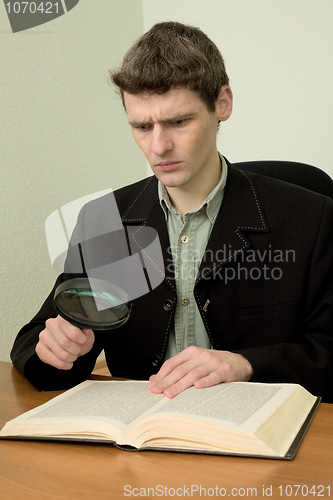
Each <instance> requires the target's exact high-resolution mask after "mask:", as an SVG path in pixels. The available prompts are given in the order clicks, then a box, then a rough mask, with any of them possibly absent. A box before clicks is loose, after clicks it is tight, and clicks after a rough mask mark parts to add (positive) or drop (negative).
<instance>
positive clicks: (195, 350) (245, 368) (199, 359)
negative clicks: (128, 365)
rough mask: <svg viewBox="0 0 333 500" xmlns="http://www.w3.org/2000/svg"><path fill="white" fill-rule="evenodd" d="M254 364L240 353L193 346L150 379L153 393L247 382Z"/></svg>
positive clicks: (149, 385) (172, 359)
mask: <svg viewBox="0 0 333 500" xmlns="http://www.w3.org/2000/svg"><path fill="white" fill-rule="evenodd" d="M252 377H253V370H252V366H251V364H250V363H249V361H248V360H247V359H245V358H244V357H243V356H241V355H240V354H236V353H232V352H229V351H215V350H212V349H202V348H201V347H195V346H191V347H188V348H187V349H185V350H184V351H182V352H180V353H179V354H176V356H174V357H173V358H170V359H168V360H167V361H165V362H164V363H163V365H162V367H161V369H160V370H159V372H158V373H157V374H156V375H152V376H151V377H150V378H149V384H148V388H149V389H150V390H151V392H153V393H154V394H162V393H163V394H164V396H167V397H168V398H173V397H174V396H176V395H177V394H179V393H180V392H182V391H184V390H185V389H187V388H188V387H191V386H192V385H194V387H196V388H197V389H202V388H204V387H211V386H212V385H216V384H219V383H220V382H235V381H248V380H250V379H251V378H252Z"/></svg>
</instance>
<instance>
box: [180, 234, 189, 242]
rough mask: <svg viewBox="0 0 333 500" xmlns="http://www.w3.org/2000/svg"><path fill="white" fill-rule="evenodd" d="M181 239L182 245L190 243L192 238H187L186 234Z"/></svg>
mask: <svg viewBox="0 0 333 500" xmlns="http://www.w3.org/2000/svg"><path fill="white" fill-rule="evenodd" d="M180 239H181V242H182V243H188V242H189V241H190V238H189V237H188V236H186V234H184V236H182V237H181V238H180Z"/></svg>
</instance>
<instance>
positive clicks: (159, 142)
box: [151, 125, 172, 156]
mask: <svg viewBox="0 0 333 500" xmlns="http://www.w3.org/2000/svg"><path fill="white" fill-rule="evenodd" d="M171 149H172V140H171V138H170V137H169V134H168V132H167V131H166V130H165V129H164V128H163V127H161V126H159V125H157V126H156V125H155V126H154V129H153V132H152V141H151V150H152V152H153V153H154V154H156V155H158V156H163V155H164V154H165V153H166V152H167V151H170V150H171Z"/></svg>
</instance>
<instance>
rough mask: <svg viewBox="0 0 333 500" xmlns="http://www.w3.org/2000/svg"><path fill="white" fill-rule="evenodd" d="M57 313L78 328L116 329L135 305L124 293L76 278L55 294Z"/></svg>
mask: <svg viewBox="0 0 333 500" xmlns="http://www.w3.org/2000/svg"><path fill="white" fill-rule="evenodd" d="M53 305H54V308H55V310H56V311H57V313H58V314H59V315H60V316H61V317H62V318H64V319H65V320H67V321H69V322H70V323H71V324H72V325H74V326H77V327H79V328H89V329H92V330H114V329H115V328H119V327H121V326H122V325H124V324H125V323H126V322H127V321H128V319H129V317H130V313H131V308H132V303H131V302H130V300H129V297H128V295H127V294H126V292H124V290H122V289H121V288H119V287H118V286H116V285H113V284H112V283H109V282H107V281H104V280H99V279H88V278H74V279H70V280H67V281H65V282H64V283H61V284H60V285H59V286H58V287H57V288H56V291H55V293H54V298H53Z"/></svg>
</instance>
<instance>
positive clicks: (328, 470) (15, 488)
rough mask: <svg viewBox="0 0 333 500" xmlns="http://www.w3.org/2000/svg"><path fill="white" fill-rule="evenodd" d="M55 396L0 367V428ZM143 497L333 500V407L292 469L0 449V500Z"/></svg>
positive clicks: (22, 444)
mask: <svg viewBox="0 0 333 500" xmlns="http://www.w3.org/2000/svg"><path fill="white" fill-rule="evenodd" d="M60 392H61V391H54V392H38V391H37V390H36V389H34V388H33V387H32V386H31V385H30V384H29V382H27V381H26V380H25V379H24V378H23V377H22V376H21V375H20V374H19V372H18V371H17V370H16V369H15V368H13V367H12V365H11V364H10V363H5V362H0V428H2V427H3V425H4V424H5V423H6V422H7V421H8V420H11V419H12V418H14V417H16V416H18V415H20V414H21V413H23V412H25V411H28V410H30V409H32V408H34V407H36V406H38V405H40V404H42V403H45V402H46V401H48V400H49V399H51V398H52V397H54V396H56V395H58V394H60ZM297 485H300V487H298V486H297ZM135 488H136V489H135ZM200 488H201V490H200ZM311 488H312V490H311ZM144 494H145V495H144ZM145 496H146V497H153V498H166V497H171V496H174V498H179V497H181V498H182V497H184V498H220V497H223V496H224V497H231V498H233V497H234V498H240V497H243V498H249V497H250V498H251V497H255V498H266V497H268V498H274V499H277V498H305V497H307V498H317V497H319V498H327V499H328V498H333V405H329V404H320V406H319V409H318V411H317V413H316V415H315V417H314V419H313V421H312V423H311V426H310V428H309V430H308V432H307V434H306V436H305V438H304V441H303V443H302V444H301V447H300V449H299V451H298V453H297V455H296V457H295V459H294V460H293V461H291V462H287V461H280V460H269V459H255V458H243V457H227V456H216V455H215V456H214V455H195V454H186V453H185V454H183V453H168V452H126V451H121V450H118V449H117V448H115V447H113V446H110V445H104V444H103V445H95V444H79V443H78V444H72V443H60V442H55V443H47V442H28V441H0V500H20V499H24V500H30V499H31V500H39V499H40V500H49V499H56V500H65V499H71V500H77V499H78V500H86V499H89V500H95V499H96V500H104V499H108V500H110V499H118V498H119V499H120V498H122V499H123V498H127V497H129V498H133V497H141V498H142V497H145Z"/></svg>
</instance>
